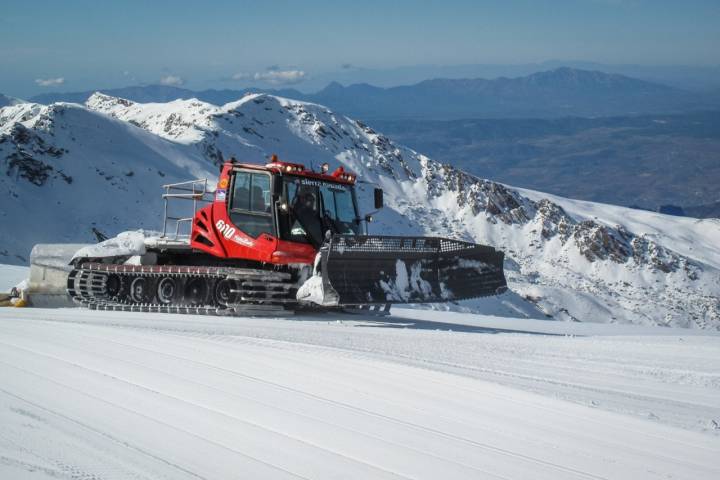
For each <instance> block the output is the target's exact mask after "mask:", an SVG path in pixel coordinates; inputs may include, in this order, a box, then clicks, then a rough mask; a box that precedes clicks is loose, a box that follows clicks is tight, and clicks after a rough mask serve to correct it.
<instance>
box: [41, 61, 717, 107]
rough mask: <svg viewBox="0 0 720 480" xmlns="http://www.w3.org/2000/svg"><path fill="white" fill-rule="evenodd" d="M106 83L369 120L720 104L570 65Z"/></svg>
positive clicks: (130, 92)
mask: <svg viewBox="0 0 720 480" xmlns="http://www.w3.org/2000/svg"><path fill="white" fill-rule="evenodd" d="M100 91H101V92H103V93H105V94H107V95H112V96H117V97H121V98H127V99H129V100H133V101H137V102H145V103H147V102H167V101H171V100H176V99H191V98H197V99H198V100H202V101H205V102H209V103H213V104H215V105H222V104H225V103H228V102H231V101H235V100H237V99H238V98H242V97H243V96H244V95H246V94H248V93H270V94H273V95H279V96H283V97H289V98H294V99H299V100H305V101H310V102H314V103H320V104H323V105H328V106H330V107H331V108H333V109H334V110H336V111H338V112H341V113H343V114H346V115H351V116H354V117H359V118H362V119H366V120H372V119H406V118H409V119H418V118H422V119H438V120H451V119H463V118H557V117H566V116H583V117H597V116H610V115H636V114H643V113H677V112H688V111H694V110H703V109H708V108H716V107H717V108H720V97H719V96H717V95H712V94H701V93H696V92H687V91H684V90H680V89H678V88H674V87H669V86H666V85H661V84H657V83H652V82H647V81H643V80H637V79H634V78H630V77H626V76H623V75H618V74H608V73H603V72H599V71H588V70H581V69H573V68H568V67H561V68H557V69H554V70H550V71H545V72H538V73H533V74H530V75H527V76H522V77H517V78H505V77H501V78H496V79H493V80H486V79H482V78H477V79H434V80H425V81H422V82H420V83H417V84H414V85H408V86H399V87H391V88H381V87H376V86H373V85H369V84H353V85H349V86H343V85H341V84H339V83H337V82H333V83H330V84H329V85H328V86H326V87H325V88H324V89H322V90H320V91H318V92H315V93H311V94H306V93H302V92H300V91H297V90H294V89H283V90H262V89H257V88H248V89H242V90H203V91H192V90H187V89H183V88H178V87H170V86H161V85H149V86H137V87H125V88H118V89H106V90H100ZM93 92H94V91H87V92H77V93H47V94H42V95H38V96H35V97H33V98H31V101H33V102H37V103H42V104H50V103H53V102H60V101H63V102H73V103H83V102H85V101H86V100H87V99H88V98H89V97H90V95H92V93H93Z"/></svg>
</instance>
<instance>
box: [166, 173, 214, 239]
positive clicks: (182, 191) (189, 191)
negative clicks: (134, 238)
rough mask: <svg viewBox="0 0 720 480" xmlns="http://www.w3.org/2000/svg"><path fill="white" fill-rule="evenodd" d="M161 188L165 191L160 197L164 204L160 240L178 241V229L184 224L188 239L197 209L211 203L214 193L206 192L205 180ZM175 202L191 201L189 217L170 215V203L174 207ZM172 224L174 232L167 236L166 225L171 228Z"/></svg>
mask: <svg viewBox="0 0 720 480" xmlns="http://www.w3.org/2000/svg"><path fill="white" fill-rule="evenodd" d="M163 188H164V189H165V193H163V195H162V198H163V203H164V210H163V230H162V238H168V239H171V240H179V239H180V237H181V235H180V227H181V226H182V225H185V224H187V225H188V227H189V228H188V233H187V236H188V238H189V237H190V230H191V229H192V221H193V218H194V217H195V212H197V210H198V207H199V206H202V205H203V204H206V203H212V201H213V198H212V195H213V193H214V192H211V191H209V190H208V180H207V178H203V179H198V180H189V181H187V182H179V183H169V184H167V185H163ZM176 200H189V201H192V212H191V214H190V216H186V215H179V214H170V210H171V208H170V203H171V201H172V202H173V205H175V204H176V203H177V202H175V201H176ZM172 222H175V232H174V234H173V235H172V236H171V235H168V223H170V224H171V226H172Z"/></svg>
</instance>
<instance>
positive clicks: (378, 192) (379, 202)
mask: <svg viewBox="0 0 720 480" xmlns="http://www.w3.org/2000/svg"><path fill="white" fill-rule="evenodd" d="M381 208H383V191H382V188H376V189H375V210H380V209H381Z"/></svg>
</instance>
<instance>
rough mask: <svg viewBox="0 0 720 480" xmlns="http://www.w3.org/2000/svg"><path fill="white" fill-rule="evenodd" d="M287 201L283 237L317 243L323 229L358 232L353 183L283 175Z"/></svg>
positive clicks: (322, 234) (320, 241) (340, 232)
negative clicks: (286, 215)
mask: <svg viewBox="0 0 720 480" xmlns="http://www.w3.org/2000/svg"><path fill="white" fill-rule="evenodd" d="M285 188H286V190H285V194H286V198H287V201H288V206H289V207H290V208H289V210H290V211H289V213H288V225H287V235H286V238H288V240H291V241H295V242H304V243H308V242H309V243H314V244H316V245H319V244H321V243H322V241H323V238H324V232H326V231H328V230H330V231H331V232H332V233H339V234H344V235H358V234H360V223H359V222H358V215H357V208H356V205H355V197H354V195H353V190H352V187H350V186H348V185H340V184H333V183H329V182H321V181H318V180H311V179H306V178H298V177H285Z"/></svg>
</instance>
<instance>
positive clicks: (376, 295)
mask: <svg viewBox="0 0 720 480" xmlns="http://www.w3.org/2000/svg"><path fill="white" fill-rule="evenodd" d="M503 257H504V254H503V252H501V251H498V250H495V249H494V248H493V247H489V246H485V245H476V244H473V243H468V242H462V241H459V240H450V239H447V238H439V237H390V236H375V235H373V236H353V235H334V236H333V237H332V238H330V240H329V241H328V242H327V243H326V244H325V245H324V246H323V247H322V249H321V269H322V276H323V289H324V290H325V291H326V295H327V293H329V292H332V294H336V301H337V304H338V305H362V304H392V303H433V302H451V301H456V300H464V299H469V298H477V297H485V296H490V295H497V294H499V293H502V292H503V291H505V290H506V289H507V282H506V280H505V274H504V273H503ZM333 296H335V295H333Z"/></svg>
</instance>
